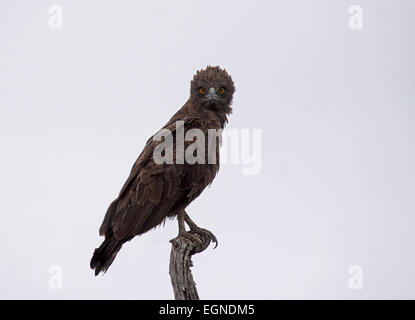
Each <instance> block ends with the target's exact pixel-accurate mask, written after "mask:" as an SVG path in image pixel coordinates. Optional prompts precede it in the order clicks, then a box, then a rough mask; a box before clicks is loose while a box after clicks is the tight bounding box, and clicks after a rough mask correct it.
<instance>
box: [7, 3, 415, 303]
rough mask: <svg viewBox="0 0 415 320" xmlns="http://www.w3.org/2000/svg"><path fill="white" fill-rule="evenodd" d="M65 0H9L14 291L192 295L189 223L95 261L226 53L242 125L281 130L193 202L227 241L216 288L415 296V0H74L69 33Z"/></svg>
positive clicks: (245, 294) (206, 273)
mask: <svg viewBox="0 0 415 320" xmlns="http://www.w3.org/2000/svg"><path fill="white" fill-rule="evenodd" d="M51 4H53V3H52V2H50V1H30V2H29V1H2V2H1V3H0V150H1V157H0V177H1V178H0V197H1V210H0V211H1V213H0V214H1V219H2V222H1V226H2V230H1V232H0V248H1V254H0V283H1V285H0V298H23V299H25V298H35V299H63V298H66V299H76V298H80V299H93V298H98V299H100V298H115V299H118V298H126V299H157V298H160V299H170V298H173V292H172V289H171V285H170V279H169V274H168V260H169V254H170V244H169V242H168V241H169V240H170V239H171V238H173V237H175V235H176V233H177V224H176V221H168V222H167V223H166V226H165V227H161V228H158V229H156V230H154V231H152V232H149V233H148V234H145V235H144V236H142V237H139V238H135V239H134V240H133V241H131V242H130V243H128V244H126V245H125V246H124V247H123V249H122V250H121V252H120V253H119V254H118V257H117V259H116V260H115V262H114V263H113V265H112V266H111V268H110V270H109V272H108V273H107V274H106V275H105V276H103V277H102V276H100V277H98V278H95V277H94V276H93V272H92V270H90V269H89V261H90V258H91V255H92V252H93V249H94V248H95V247H97V246H98V245H99V244H100V243H101V241H102V238H101V237H99V236H98V228H99V226H100V223H101V221H102V219H103V216H104V214H105V210H106V208H107V206H108V204H109V203H110V202H111V201H112V200H113V199H114V198H115V197H116V195H117V193H118V192H119V190H120V188H121V186H122V184H123V183H124V181H125V179H126V177H127V176H128V173H129V170H130V168H131V166H132V164H133V163H134V161H135V159H136V157H137V156H138V154H139V153H140V151H141V149H142V147H143V146H144V144H145V142H146V140H147V139H148V138H149V137H150V136H151V135H152V134H153V133H155V132H156V131H157V130H158V129H159V128H160V127H161V126H162V125H163V124H164V123H165V122H166V121H167V120H168V119H169V118H170V116H171V115H172V114H173V113H174V112H175V111H176V110H177V109H178V108H179V107H181V106H182V105H183V104H184V102H185V101H186V100H187V98H188V94H189V83H190V80H191V78H192V76H193V74H194V72H195V71H196V70H197V69H199V68H202V67H205V66H206V65H207V64H212V65H217V64H219V65H221V66H222V67H225V68H226V69H227V70H228V71H229V72H230V73H231V75H232V77H233V79H234V82H235V85H236V88H237V91H236V93H235V97H234V114H233V115H232V117H230V123H229V128H236V129H241V128H247V129H250V130H252V129H261V132H262V154H261V159H262V166H261V172H260V174H258V175H254V176H246V175H243V174H242V167H243V166H244V165H243V164H241V165H231V164H228V165H224V166H223V167H222V168H221V171H220V172H219V175H218V177H217V178H216V180H215V181H214V183H213V185H212V187H211V188H210V189H208V190H206V191H205V192H204V193H203V195H202V196H201V197H200V198H199V199H197V200H196V201H195V202H194V203H193V204H192V205H191V206H190V207H189V210H188V212H189V214H190V215H191V217H192V218H193V219H194V220H195V221H196V222H197V223H198V224H199V225H200V226H202V227H205V228H208V229H210V230H212V231H213V232H214V233H215V234H216V236H217V237H218V239H219V247H218V248H217V249H216V250H212V249H208V250H207V251H205V252H204V253H203V254H201V255H198V256H195V257H194V264H195V267H194V268H193V275H194V278H195V280H196V283H197V287H198V290H199V294H200V296H201V297H202V298H206V299H216V298H217V299H225V298H235V299H251V298H252V299H260V298H264V299H280V298H300V299H302V298H312V299H318V298H346V299H361V298H415V274H414V272H415V271H414V270H415V250H414V241H415V235H414V223H415V217H414V211H415V197H414V193H415V182H414V181H415V166H414V163H415V145H414V142H415V127H414V121H415V46H414V39H415V34H414V33H415V2H414V1H409V0H407V1H403V0H402V1H380V0H378V1H328V0H327V1H306V0H304V1H292V0H290V1H288V0H287V1H256V2H254V1H249V2H248V1H245V2H244V1H226V2H224V1H209V2H206V1H174V2H173V1H151V2H150V1H147V2H138V1H90V0H88V1H85V0H84V1H79V0H78V1H73V0H72V1H63V0H61V1H58V2H57V4H59V5H61V6H62V8H63V29H62V30H50V29H49V28H48V19H49V14H48V8H49V6H50V5H51ZM353 4H360V5H361V6H362V7H363V30H351V29H349V27H348V19H349V17H350V14H349V13H348V8H349V6H350V5H353ZM53 265H58V266H60V267H61V268H62V271H63V288H62V289H61V290H51V289H50V288H49V285H48V282H49V280H50V276H51V275H50V274H49V273H48V269H49V268H50V266H53ZM351 265H360V266H361V267H362V270H363V289H362V290H350V289H349V287H348V281H349V278H350V274H349V273H348V269H349V267H350V266H351Z"/></svg>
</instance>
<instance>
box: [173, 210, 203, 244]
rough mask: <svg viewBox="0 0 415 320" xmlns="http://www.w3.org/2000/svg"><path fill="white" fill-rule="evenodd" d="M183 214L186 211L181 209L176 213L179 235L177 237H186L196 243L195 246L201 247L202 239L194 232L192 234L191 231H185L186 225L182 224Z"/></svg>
mask: <svg viewBox="0 0 415 320" xmlns="http://www.w3.org/2000/svg"><path fill="white" fill-rule="evenodd" d="M185 215H186V212H184V210H181V211H180V212H179V213H178V214H177V221H178V223H179V235H178V237H184V238H187V239H189V240H190V241H191V242H193V243H196V244H197V246H199V247H201V248H202V247H203V245H202V240H201V239H200V238H199V237H198V236H197V235H196V234H193V233H190V232H187V231H186V227H185V225H184V220H185Z"/></svg>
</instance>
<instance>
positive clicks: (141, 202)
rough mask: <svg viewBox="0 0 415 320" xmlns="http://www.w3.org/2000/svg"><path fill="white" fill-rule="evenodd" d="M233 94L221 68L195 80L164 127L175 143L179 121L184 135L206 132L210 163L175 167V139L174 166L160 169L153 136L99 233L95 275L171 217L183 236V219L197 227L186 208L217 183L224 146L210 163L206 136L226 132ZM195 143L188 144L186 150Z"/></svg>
mask: <svg viewBox="0 0 415 320" xmlns="http://www.w3.org/2000/svg"><path fill="white" fill-rule="evenodd" d="M234 90H235V88H234V85H233V81H232V78H231V77H230V75H229V74H228V73H227V72H226V71H225V70H223V69H221V68H219V67H211V66H208V67H207V68H206V69H205V70H200V71H198V72H197V73H196V74H195V75H194V77H193V80H192V81H191V85H190V98H189V99H188V101H187V102H186V103H185V104H184V106H183V107H182V108H180V109H179V110H178V111H177V112H176V114H175V115H173V117H172V118H171V119H170V120H169V121H168V123H167V124H166V125H165V126H164V127H163V128H165V129H169V130H170V131H171V132H172V135H173V137H174V138H176V121H183V123H184V133H185V134H186V132H187V131H188V130H189V129H194V128H196V129H200V130H202V131H203V133H204V135H205V141H206V143H205V145H206V152H205V157H206V161H205V164H199V163H195V164H189V163H187V162H186V161H185V162H184V164H179V163H176V157H175V155H176V149H177V148H180V147H179V144H177V146H176V139H174V140H173V141H174V144H173V154H174V161H173V164H166V163H164V164H158V163H156V162H157V161H154V158H153V152H154V149H155V148H156V146H157V145H158V144H160V143H161V142H160V141H154V140H153V137H151V138H150V139H149V140H148V141H147V143H146V145H145V147H144V149H143V151H142V152H141V154H140V156H139V157H138V159H137V161H136V162H135V164H134V166H133V168H132V170H131V173H130V175H129V177H128V179H127V181H126V182H125V184H124V186H123V187H122V189H121V191H120V193H119V195H118V197H117V198H116V199H115V200H114V201H113V202H112V203H111V204H110V206H109V208H108V210H107V213H106V215H105V218H104V221H103V222H102V225H101V228H100V230H99V233H100V235H103V236H105V240H104V242H103V243H102V244H101V246H100V247H99V248H97V249H95V251H94V255H93V257H92V259H91V264H90V265H91V268H92V269H95V275H97V274H98V273H99V272H101V271H104V272H105V271H106V270H107V269H108V267H109V266H110V265H111V263H112V262H113V261H114V258H115V256H116V254H117V252H118V251H119V250H120V249H121V246H122V245H123V243H125V242H126V241H129V240H131V239H132V238H134V237H135V236H137V235H141V234H143V233H145V232H147V231H149V230H150V229H152V228H154V227H156V226H158V225H159V224H161V223H162V222H163V221H164V220H165V219H166V218H167V217H171V218H173V217H175V216H178V220H179V232H184V231H185V230H184V228H183V226H184V222H183V219H185V220H186V222H187V223H188V224H189V226H190V227H191V228H198V227H197V226H196V225H195V224H194V223H193V222H192V221H191V220H190V218H189V217H188V216H187V214H186V213H185V211H184V209H185V208H186V207H187V206H188V205H189V204H190V203H191V202H192V201H193V200H194V199H195V198H197V197H198V196H199V195H200V193H201V192H202V191H203V190H204V189H205V188H206V186H208V185H209V184H210V183H211V182H212V181H213V179H214V178H215V175H216V173H217V171H218V170H219V143H216V150H215V152H216V162H215V163H208V159H207V156H208V151H207V141H208V136H207V133H208V129H222V128H224V126H225V124H226V123H227V121H228V119H227V116H228V115H229V114H230V113H231V112H232V108H231V103H232V96H233V93H234ZM217 139H220V138H219V137H217ZM217 142H218V141H217ZM192 143H193V141H184V149H186V148H187V147H188V146H189V145H190V144H192ZM180 151H183V150H180ZM198 230H203V229H200V228H198ZM205 231H206V230H205ZM212 236H213V235H212ZM213 237H214V236H213ZM214 240H216V239H214Z"/></svg>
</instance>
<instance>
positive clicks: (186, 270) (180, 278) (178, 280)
mask: <svg viewBox="0 0 415 320" xmlns="http://www.w3.org/2000/svg"><path fill="white" fill-rule="evenodd" d="M192 236H193V238H192V237H187V236H185V235H183V234H180V235H179V236H178V237H176V238H174V239H172V240H170V242H171V244H172V247H171V253H170V267H169V273H170V279H171V283H172V286H173V291H174V298H175V300H199V295H198V293H197V289H196V283H195V281H194V280H193V276H192V271H191V270H190V267H192V266H193V263H192V255H194V254H195V253H200V252H202V251H204V250H205V249H206V248H207V247H208V246H209V244H210V242H211V239H210V238H209V237H203V236H199V235H195V234H193V235H192ZM198 240H199V241H198Z"/></svg>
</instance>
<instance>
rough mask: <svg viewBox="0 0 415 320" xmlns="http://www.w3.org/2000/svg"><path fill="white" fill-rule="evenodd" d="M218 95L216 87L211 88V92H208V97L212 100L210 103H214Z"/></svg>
mask: <svg viewBox="0 0 415 320" xmlns="http://www.w3.org/2000/svg"><path fill="white" fill-rule="evenodd" d="M217 97H218V96H217V95H216V90H215V88H210V89H209V93H208V94H207V98H208V99H209V100H210V103H212V104H213V102H214V101H215V100H216V99H217Z"/></svg>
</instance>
